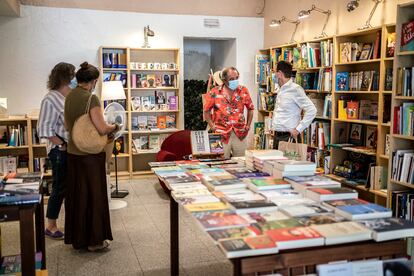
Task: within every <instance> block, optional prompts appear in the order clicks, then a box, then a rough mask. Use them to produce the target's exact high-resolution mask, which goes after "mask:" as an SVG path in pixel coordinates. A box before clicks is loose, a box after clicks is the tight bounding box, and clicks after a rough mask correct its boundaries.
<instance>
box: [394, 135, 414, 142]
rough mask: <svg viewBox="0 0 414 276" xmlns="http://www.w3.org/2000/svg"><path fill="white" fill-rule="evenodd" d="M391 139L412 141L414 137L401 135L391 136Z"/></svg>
mask: <svg viewBox="0 0 414 276" xmlns="http://www.w3.org/2000/svg"><path fill="white" fill-rule="evenodd" d="M392 137H393V138H397V139H404V140H412V141H414V136H408V135H401V134H393V135H392Z"/></svg>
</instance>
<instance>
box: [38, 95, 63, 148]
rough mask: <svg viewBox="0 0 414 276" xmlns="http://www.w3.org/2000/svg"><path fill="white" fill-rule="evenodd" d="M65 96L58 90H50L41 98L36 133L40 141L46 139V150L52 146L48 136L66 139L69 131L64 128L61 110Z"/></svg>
mask: <svg viewBox="0 0 414 276" xmlns="http://www.w3.org/2000/svg"><path fill="white" fill-rule="evenodd" d="M64 106H65V96H63V95H62V94H61V93H60V92H59V91H55V90H51V91H50V92H49V93H47V94H46V96H45V97H44V98H43V100H42V104H41V107H40V114H39V121H38V122H37V133H38V135H39V138H40V139H41V140H42V141H45V140H46V141H47V152H48V153H49V152H50V150H51V149H52V147H53V144H52V142H50V141H49V139H47V138H48V137H53V136H59V137H61V138H63V139H64V140H65V142H67V141H68V138H69V133H68V132H67V131H66V129H65V125H64V116H63V110H64Z"/></svg>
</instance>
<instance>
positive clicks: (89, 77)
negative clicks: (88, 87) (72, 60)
mask: <svg viewBox="0 0 414 276" xmlns="http://www.w3.org/2000/svg"><path fill="white" fill-rule="evenodd" d="M98 78H99V70H98V68H96V67H95V66H93V65H91V64H89V63H88V62H87V61H85V62H83V63H82V64H81V65H80V69H79V70H78V72H76V80H77V81H78V83H87V82H90V81H93V80H96V79H98Z"/></svg>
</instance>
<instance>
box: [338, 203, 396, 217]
mask: <svg viewBox="0 0 414 276" xmlns="http://www.w3.org/2000/svg"><path fill="white" fill-rule="evenodd" d="M336 208H338V209H340V210H342V211H345V212H347V213H349V214H352V215H361V214H372V213H387V212H391V210H390V209H387V208H385V207H383V206H381V205H378V204H375V203H368V204H358V205H344V206H337V207H336Z"/></svg>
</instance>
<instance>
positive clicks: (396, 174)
mask: <svg viewBox="0 0 414 276" xmlns="http://www.w3.org/2000/svg"><path fill="white" fill-rule="evenodd" d="M391 173H392V175H391V178H392V179H394V180H397V181H401V182H405V183H411V184H414V150H412V149H407V150H402V149H401V150H397V151H394V152H393V153H392V171H391Z"/></svg>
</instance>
